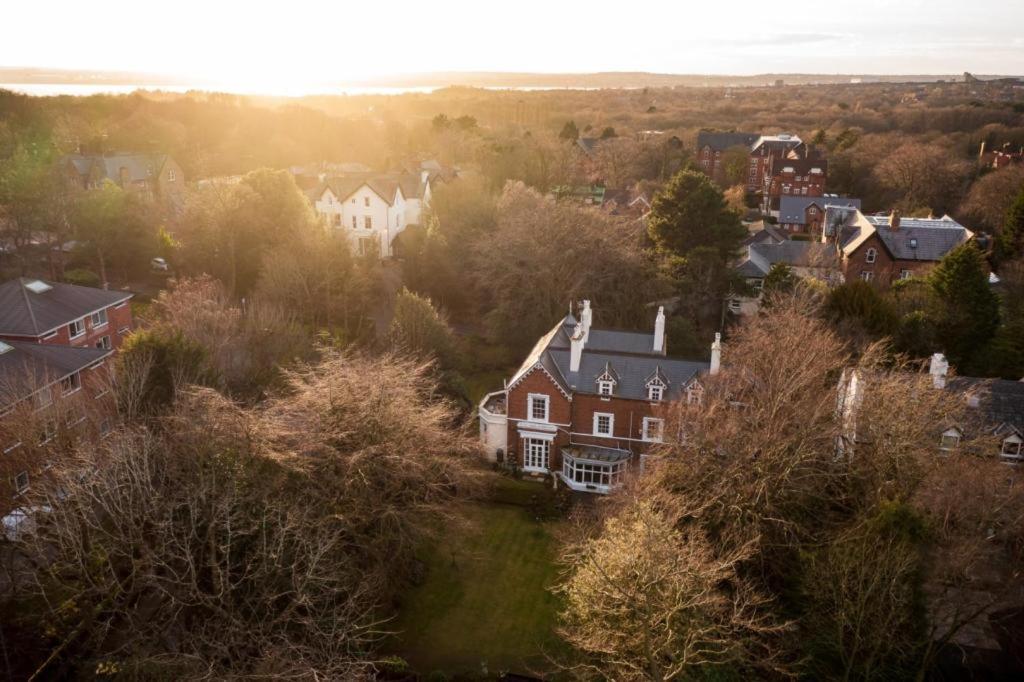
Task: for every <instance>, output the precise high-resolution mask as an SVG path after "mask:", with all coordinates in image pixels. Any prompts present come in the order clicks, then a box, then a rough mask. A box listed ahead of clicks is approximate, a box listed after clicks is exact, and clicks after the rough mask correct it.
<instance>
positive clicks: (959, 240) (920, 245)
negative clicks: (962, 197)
mask: <svg viewBox="0 0 1024 682" xmlns="http://www.w3.org/2000/svg"><path fill="white" fill-rule="evenodd" d="M865 218H867V221H868V223H870V224H871V225H872V226H873V227H874V228H875V230H876V232H877V234H878V236H879V238H881V240H882V242H883V243H884V244H885V247H886V248H887V249H888V250H889V253H891V254H892V255H893V257H895V258H897V259H899V260H925V261H937V260H942V257H943V256H945V255H946V254H947V253H949V252H950V251H952V250H953V249H954V248H956V247H957V246H959V245H960V244H963V243H964V242H966V241H967V240H969V239H970V238H971V237H973V236H974V233H972V232H971V231H970V230H968V229H967V228H966V227H964V226H963V225H961V224H960V223H958V222H956V221H955V220H953V219H952V218H950V217H949V216H943V217H942V218H900V225H899V229H897V230H891V229H890V228H889V216H865ZM844 250H845V245H844Z"/></svg>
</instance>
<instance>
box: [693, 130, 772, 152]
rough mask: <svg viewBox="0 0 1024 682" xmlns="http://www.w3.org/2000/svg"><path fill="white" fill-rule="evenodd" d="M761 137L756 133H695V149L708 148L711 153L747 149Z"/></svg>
mask: <svg viewBox="0 0 1024 682" xmlns="http://www.w3.org/2000/svg"><path fill="white" fill-rule="evenodd" d="M760 137H761V136H760V135H758V134H757V133H736V132H728V133H716V132H710V131H703V130H702V131H701V132H699V133H697V149H704V147H710V148H711V150H712V151H717V152H724V151H725V150H726V149H729V148H730V147H739V146H743V147H746V148H747V149H750V147H751V146H752V145H753V144H754V143H755V142H757V140H758V138H760Z"/></svg>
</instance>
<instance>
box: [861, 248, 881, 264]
mask: <svg viewBox="0 0 1024 682" xmlns="http://www.w3.org/2000/svg"><path fill="white" fill-rule="evenodd" d="M877 257H878V251H876V250H875V249H868V253H867V255H866V256H865V257H864V262H865V263H874V262H875V259H876V258H877Z"/></svg>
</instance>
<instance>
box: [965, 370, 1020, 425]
mask: <svg viewBox="0 0 1024 682" xmlns="http://www.w3.org/2000/svg"><path fill="white" fill-rule="evenodd" d="M947 387H948V388H949V389H951V390H954V391H960V392H962V393H963V394H964V396H965V397H968V398H970V397H974V398H977V409H979V410H981V411H982V414H983V415H984V417H985V420H986V421H987V422H988V423H989V424H990V426H991V427H992V428H993V429H999V431H998V433H1000V434H1003V433H1005V432H1006V431H1008V430H1011V429H1012V430H1016V432H1017V433H1018V434H1020V435H1022V436H1024V381H1009V380H1007V379H978V378H974V377H954V378H952V379H950V380H949V383H948V384H947ZM968 404H971V403H968Z"/></svg>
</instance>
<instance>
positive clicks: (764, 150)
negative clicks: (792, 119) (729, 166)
mask: <svg viewBox="0 0 1024 682" xmlns="http://www.w3.org/2000/svg"><path fill="white" fill-rule="evenodd" d="M803 148H804V143H803V140H801V139H800V138H799V137H797V136H796V135H789V134H786V133H780V134H778V135H762V136H761V137H759V138H757V140H756V141H755V142H754V144H753V145H752V146H751V148H750V161H749V164H750V165H749V167H748V168H747V191H748V192H763V191H764V184H765V176H767V175H769V173H770V171H771V164H772V161H773V160H775V159H781V158H785V157H787V156H788V155H789V154H790V152H793V153H795V154H797V155H799V154H800V153H801V152H802V151H803Z"/></svg>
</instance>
